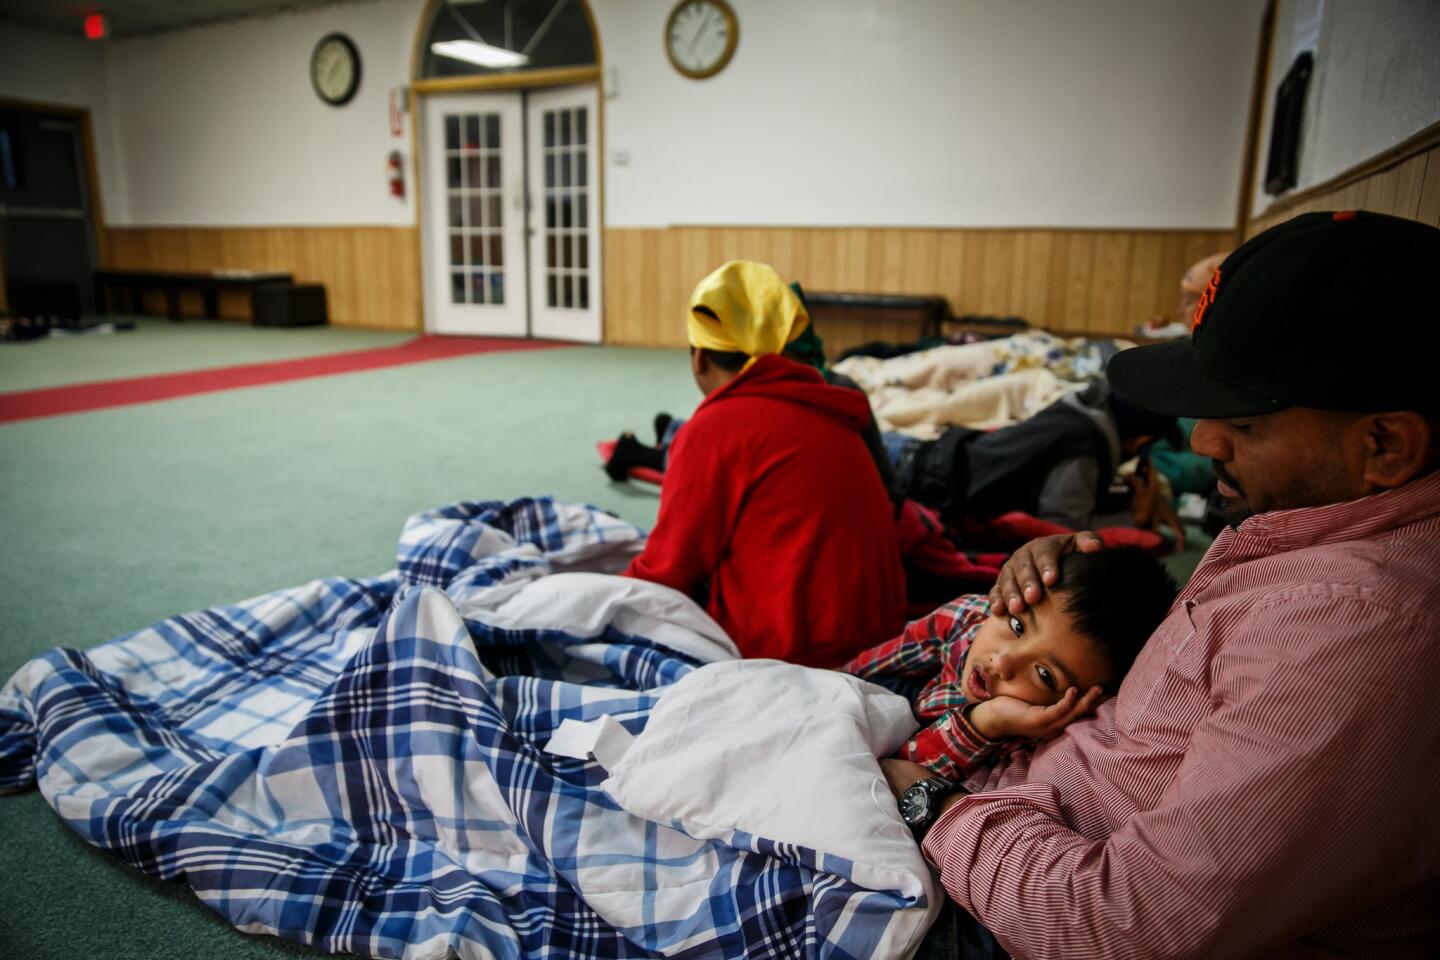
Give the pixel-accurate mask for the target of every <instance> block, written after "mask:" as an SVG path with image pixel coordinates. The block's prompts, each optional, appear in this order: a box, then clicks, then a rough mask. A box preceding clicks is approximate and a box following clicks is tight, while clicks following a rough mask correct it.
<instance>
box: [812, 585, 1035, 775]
mask: <svg viewBox="0 0 1440 960" xmlns="http://www.w3.org/2000/svg"><path fill="white" fill-rule="evenodd" d="M989 616H990V601H989V599H988V598H987V597H985V596H984V595H983V594H978V593H972V594H965V595H964V596H961V597H957V598H955V599H954V600H952V601H950V602H949V603H947V604H945V606H943V607H941V608H939V609H938V610H936V611H935V612H934V613H931V614H930V615H929V616H926V617H922V618H921V619H919V620H916V621H914V622H912V623H911V624H910V625H909V626H907V627H906V628H905V631H904V632H903V633H901V634H900V636H898V637H896V638H895V639H894V640H890V641H888V642H886V643H882V644H880V645H879V646H877V647H871V648H870V649H869V650H866V651H865V652H863V653H860V654H857V655H856V656H855V658H854V659H852V660H851V661H850V662H849V663H847V664H845V665H844V666H843V667H841V668H840V669H841V670H844V671H845V672H846V673H853V674H854V675H855V676H857V677H863V678H864V679H866V680H869V681H871V682H873V683H878V684H879V685H881V686H883V687H885V688H886V689H888V690H892V691H894V692H895V693H898V694H901V695H902V696H905V697H907V698H909V699H910V701H911V703H913V704H914V710H915V716H917V717H919V718H920V720H921V721H922V722H928V723H929V726H927V727H925V728H924V729H923V730H921V731H920V732H919V733H917V734H915V736H914V737H913V738H911V739H910V740H909V741H908V742H907V743H906V744H905V745H904V746H903V747H901V748H900V750H899V752H898V753H897V754H896V756H899V757H903V758H904V759H906V760H910V761H913V762H915V763H918V764H920V765H921V766H923V767H926V768H927V769H929V770H930V771H931V772H933V773H938V774H939V775H940V776H942V777H945V778H946V779H947V780H949V781H951V782H952V783H959V782H962V781H964V780H966V779H968V778H969V777H970V775H971V774H973V773H974V772H975V771H976V770H978V769H980V768H981V767H984V766H988V765H989V764H990V763H993V762H994V761H995V760H996V759H998V758H1000V757H1003V756H1006V755H1007V754H1009V753H1011V752H1013V751H1014V750H1015V749H1016V748H1017V747H1020V746H1022V745H1023V744H1024V743H1025V740H1024V739H1023V738H1019V737H1005V738H1002V739H1000V740H987V739H985V738H984V737H983V736H981V735H980V732H979V731H978V730H976V729H975V728H974V727H973V726H971V724H970V721H969V719H967V718H966V716H965V707H966V706H968V705H969V701H968V700H966V699H965V694H964V693H963V692H962V690H961V687H960V673H961V671H962V670H964V669H965V655H966V654H967V653H969V652H970V644H971V642H973V641H974V639H975V634H976V633H977V632H978V631H979V630H980V627H981V625H982V624H984V622H985V619H986V618H987V617H989Z"/></svg>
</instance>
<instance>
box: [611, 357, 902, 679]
mask: <svg viewBox="0 0 1440 960" xmlns="http://www.w3.org/2000/svg"><path fill="white" fill-rule="evenodd" d="M869 419H870V408H869V404H868V401H867V400H866V398H865V395H864V394H862V393H860V392H859V391H856V390H849V389H846V388H844V387H833V386H830V385H829V384H827V383H825V381H824V379H823V378H822V377H821V376H820V374H819V373H817V372H816V371H815V369H814V368H812V367H808V366H805V365H803V364H800V363H796V362H794V361H793V360H787V359H785V358H783V357H777V356H769V357H762V358H761V359H759V360H757V361H756V362H755V363H754V364H752V365H751V367H750V369H748V370H746V371H745V372H744V373H742V374H741V375H740V376H739V377H737V378H736V379H734V380H732V381H730V383H728V384H726V385H725V386H724V387H721V388H720V389H719V390H716V391H715V392H714V393H712V394H710V396H708V397H706V398H705V400H704V402H702V403H701V404H700V406H699V407H698V408H697V409H696V411H695V415H694V417H693V418H691V419H690V421H689V422H687V423H686V424H685V428H684V429H683V430H681V431H680V432H679V433H678V434H677V435H676V439H675V444H674V446H673V447H672V448H671V450H670V461H669V465H668V468H667V470H666V473H665V487H664V490H663V492H662V494H661V497H660V516H659V518H658V519H657V520H656V523H655V529H654V531H653V532H652V533H651V534H650V539H649V541H648V542H647V543H646V545H645V552H644V553H642V554H641V555H640V556H638V557H636V558H635V560H634V561H633V562H632V563H631V564H630V567H629V569H628V570H626V571H625V572H626V574H627V575H628V576H632V577H638V578H640V579H642V580H651V581H654V582H656V583H663V584H665V585H667V586H670V587H674V588H675V589H677V590H682V591H684V592H685V593H687V594H689V595H690V596H692V597H696V598H699V597H701V596H703V595H704V590H705V588H706V587H708V588H709V601H708V606H707V610H708V611H709V613H710V615H711V616H712V617H714V618H715V619H716V620H717V621H718V622H719V624H720V625H721V626H722V627H724V628H725V631H726V632H727V633H729V634H730V637H731V639H733V640H734V641H735V643H736V644H737V645H738V646H739V647H740V652H741V653H742V654H744V655H745V656H747V657H773V658H776V659H780V660H788V661H791V662H793V663H803V664H810V665H812V666H822V667H828V666H834V665H837V664H840V663H844V662H845V660H846V659H847V658H849V657H850V656H851V655H852V654H854V653H856V652H858V651H860V650H863V649H865V648H866V647H870V646H874V645H875V644H877V643H880V642H882V641H884V640H888V639H890V638H891V637H894V636H897V635H898V634H899V632H900V630H901V629H902V628H903V627H904V625H905V574H904V571H903V569H902V567H901V564H900V547H899V544H898V542H897V540H896V534H895V519H894V516H893V508H892V506H891V503H890V500H889V498H888V497H887V496H886V494H885V488H884V486H883V485H882V483H881V481H880V475H879V473H878V472H877V471H876V469H875V464H874V462H873V461H872V460H871V459H870V454H869V452H868V451H867V450H866V447H865V441H864V440H862V439H861V437H860V430H861V429H862V428H863V427H864V426H865V424H866V423H867V422H868V421H869Z"/></svg>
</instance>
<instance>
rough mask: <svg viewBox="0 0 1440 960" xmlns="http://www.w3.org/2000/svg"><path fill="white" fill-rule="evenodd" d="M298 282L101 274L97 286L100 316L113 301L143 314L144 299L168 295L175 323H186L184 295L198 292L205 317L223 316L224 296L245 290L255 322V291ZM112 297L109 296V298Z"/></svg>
mask: <svg viewBox="0 0 1440 960" xmlns="http://www.w3.org/2000/svg"><path fill="white" fill-rule="evenodd" d="M294 281H295V278H294V276H292V275H291V274H288V273H256V272H252V271H249V270H217V271H212V272H208V273H207V272H203V271H200V272H194V273H176V272H169V271H155V270H97V271H96V272H95V285H96V287H97V288H98V291H99V294H100V295H99V297H98V306H99V309H100V312H101V313H102V314H103V313H106V312H108V306H109V303H108V301H109V300H110V299H111V298H112V297H113V298H114V300H115V304H116V306H117V307H119V305H120V304H121V302H122V300H123V303H124V305H125V309H126V311H127V312H130V313H139V312H140V311H141V310H142V309H143V306H144V301H143V297H144V295H145V294H146V293H147V292H149V291H151V290H159V291H161V292H163V293H164V294H165V312H166V314H167V315H168V316H169V317H170V319H171V320H180V319H182V317H181V315H180V294H181V293H182V292H187V291H198V292H199V293H200V296H201V298H202V299H203V300H204V304H205V316H206V317H208V318H209V319H211V320H215V319H218V318H219V316H220V292H221V291H222V290H241V291H245V292H247V293H249V295H250V321H251V322H252V323H253V322H254V321H255V291H256V290H258V289H259V288H260V287H262V286H266V285H268V284H291V283H294ZM107 295H108V296H107Z"/></svg>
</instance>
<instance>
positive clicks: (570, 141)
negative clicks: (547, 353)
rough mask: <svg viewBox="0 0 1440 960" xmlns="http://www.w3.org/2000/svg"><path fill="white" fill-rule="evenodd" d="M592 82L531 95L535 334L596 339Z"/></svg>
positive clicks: (596, 204)
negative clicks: (589, 84) (590, 84)
mask: <svg viewBox="0 0 1440 960" xmlns="http://www.w3.org/2000/svg"><path fill="white" fill-rule="evenodd" d="M596 103H597V99H596V88H595V87H560V88H556V89H550V90H543V91H537V92H533V93H531V94H529V96H528V97H527V102H526V121H527V125H528V127H529V136H528V140H529V155H528V158H527V161H528V162H527V166H528V167H529V172H530V178H529V183H530V191H531V197H532V199H533V202H532V203H531V206H530V218H531V225H530V226H531V229H530V323H531V329H532V330H533V331H534V333H535V335H536V336H537V337H546V338H551V339H555V340H583V341H587V342H590V343H599V342H600V239H599V238H600V227H599V223H600V193H599V182H598V176H597V174H598V172H599V159H598V158H599V151H598V150H597V149H596V146H597V144H596V140H597V139H598V138H597V137H596V131H595V116H596Z"/></svg>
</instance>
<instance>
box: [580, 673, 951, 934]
mask: <svg viewBox="0 0 1440 960" xmlns="http://www.w3.org/2000/svg"><path fill="white" fill-rule="evenodd" d="M917 727H918V724H917V723H916V720H915V717H914V714H913V713H912V712H911V709H910V704H909V703H908V702H907V701H906V700H905V699H904V698H903V697H899V696H896V695H895V694H893V693H890V692H889V691H887V690H885V689H883V688H881V687H879V686H876V685H874V684H872V683H869V682H867V681H864V680H861V679H859V678H857V677H852V676H850V675H849V674H844V673H838V672H835V671H830V670H817V669H814V668H811V667H801V666H796V665H794V664H789V663H781V662H779V661H776V660H736V661H726V662H721V663H711V664H707V665H705V666H703V667H700V668H698V669H697V670H695V671H694V672H692V673H690V674H687V675H686V676H685V677H684V678H683V679H681V680H680V681H679V682H678V683H676V684H675V685H674V686H672V687H671V688H670V689H668V690H667V691H665V693H664V694H662V696H661V698H660V702H659V704H657V705H656V707H655V708H654V710H653V711H652V712H651V714H650V718H649V720H648V721H647V723H646V726H645V729H644V731H642V732H641V733H640V735H639V736H638V737H636V738H635V739H634V741H633V742H632V743H630V744H629V745H628V747H625V746H623V744H622V747H621V750H620V751H616V750H614V749H613V748H612V749H609V750H605V751H595V752H596V753H598V754H600V756H599V759H601V761H602V763H605V765H606V768H607V772H608V773H609V774H610V776H609V778H608V779H607V780H605V781H604V783H602V784H601V787H602V788H603V789H604V790H605V791H606V792H607V793H609V794H610V795H611V796H612V797H613V798H614V799H615V801H616V802H617V803H619V804H620V805H621V806H622V807H624V808H625V809H626V810H628V811H629V812H631V813H633V814H635V815H636V816H640V817H644V818H645V819H647V820H652V821H655V822H658V823H663V824H667V825H670V824H674V823H675V822H676V821H678V822H679V825H680V827H681V828H682V829H683V830H684V831H685V832H686V833H688V834H690V835H691V836H694V837H697V838H700V839H718V840H722V841H728V840H729V839H730V837H731V835H732V834H733V833H734V832H735V831H736V830H742V831H744V832H746V833H749V834H753V835H755V836H759V837H764V838H766V839H768V840H776V841H780V842H783V843H791V844H798V845H800V846H804V847H808V848H810V849H812V850H815V851H816V852H817V853H820V854H827V855H834V856H838V857H842V858H844V859H846V860H849V861H851V862H852V863H853V864H854V866H853V868H852V869H851V870H850V876H851V879H852V880H853V881H854V882H855V883H857V884H859V885H860V886H863V887H866V888H867V889H874V890H894V891H898V892H901V893H903V894H905V895H907V896H912V897H916V898H918V897H920V896H921V895H923V896H925V897H926V898H927V900H928V902H929V903H930V904H931V905H932V907H934V908H937V909H938V905H939V901H938V900H937V899H936V889H935V885H934V882H933V878H932V877H931V874H930V869H929V867H928V866H927V865H926V863H925V860H924V858H923V857H922V856H921V854H920V850H919V848H918V847H917V846H916V843H915V840H914V838H913V837H912V836H911V834H910V830H909V828H907V827H906V826H905V823H904V821H902V820H901V819H900V813H899V811H898V809H897V808H896V804H895V798H894V796H893V794H891V792H890V788H889V786H888V785H887V784H886V782H885V778H884V776H883V775H882V774H881V772H880V766H879V763H878V762H877V761H876V757H877V756H882V757H883V756H890V755H891V754H893V753H894V752H895V751H896V750H897V749H899V747H900V745H901V744H902V743H904V742H905V740H906V739H908V738H909V737H910V736H911V735H912V734H913V733H914V732H915V730H916V729H917ZM616 752H619V754H620V756H619V759H618V761H616V760H615V758H614V754H615V753H616ZM607 753H608V754H610V755H608V756H607V755H606V754H607ZM818 862H821V863H823V860H822V861H818ZM922 929H923V928H922Z"/></svg>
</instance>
